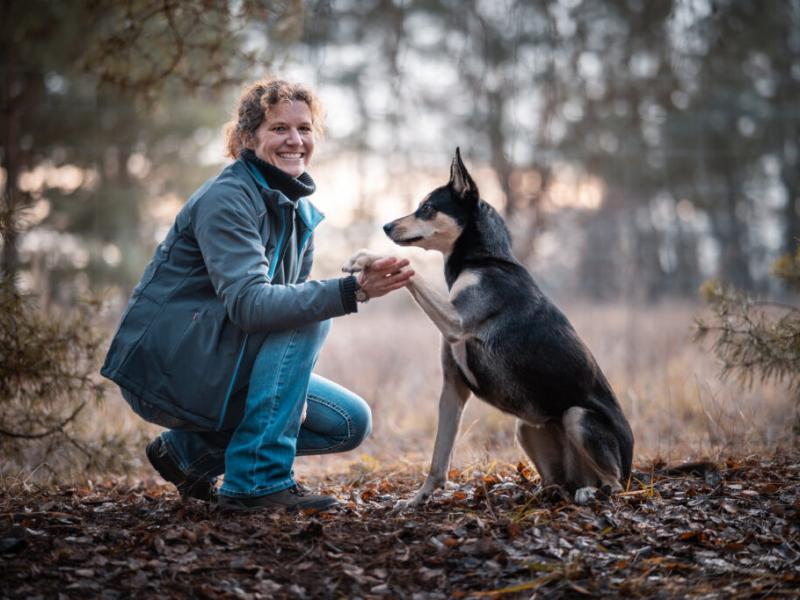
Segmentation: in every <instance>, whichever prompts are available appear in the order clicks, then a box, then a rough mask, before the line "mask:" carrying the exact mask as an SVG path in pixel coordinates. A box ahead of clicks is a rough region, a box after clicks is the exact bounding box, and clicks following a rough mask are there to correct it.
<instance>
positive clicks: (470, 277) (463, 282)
mask: <svg viewBox="0 0 800 600" xmlns="http://www.w3.org/2000/svg"><path fill="white" fill-rule="evenodd" d="M480 280H481V278H480V275H478V274H477V273H475V272H474V271H464V272H463V273H461V274H460V275H459V276H458V279H456V280H455V281H454V282H453V285H452V287H451V288H450V302H451V304H452V302H453V301H454V300H455V299H456V297H457V296H458V295H459V294H460V293H461V292H463V291H464V290H466V289H467V288H469V287H472V286H473V285H477V284H478V283H479V282H480ZM450 351H451V352H452V353H453V358H454V359H455V361H456V364H457V365H458V368H459V369H461V372H462V373H463V374H464V377H466V378H467V381H469V383H471V384H472V385H473V387H475V388H477V387H478V380H477V379H476V378H475V374H474V373H473V372H472V371H470V369H469V365H468V364H467V338H466V337H462V338H461V339H460V340H458V341H457V342H454V343H451V344H450Z"/></svg>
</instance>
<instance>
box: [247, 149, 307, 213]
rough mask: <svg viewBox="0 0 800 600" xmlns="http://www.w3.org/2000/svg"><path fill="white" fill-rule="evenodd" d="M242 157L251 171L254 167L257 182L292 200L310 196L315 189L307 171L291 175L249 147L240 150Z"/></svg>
mask: <svg viewBox="0 0 800 600" xmlns="http://www.w3.org/2000/svg"><path fill="white" fill-rule="evenodd" d="M242 158H244V160H245V161H246V162H247V166H248V167H249V168H250V170H251V171H252V170H253V167H255V171H256V173H257V176H256V179H257V180H258V182H259V183H261V184H262V185H263V186H264V187H266V188H268V189H273V190H278V191H279V192H281V193H282V194H283V195H284V196H286V197H287V198H289V200H291V201H292V202H296V201H297V200H299V199H300V198H304V197H306V196H310V195H311V194H313V193H314V192H315V191H316V189H317V186H316V184H315V183H314V180H313V179H311V175H309V174H308V173H302V174H300V175H299V176H298V177H292V176H291V175H289V174H288V173H286V172H285V171H282V170H281V169H279V168H278V167H276V166H275V165H271V164H270V163H268V162H266V161H265V160H262V159H260V158H259V157H258V156H256V153H255V152H253V151H252V150H250V149H246V150H244V151H243V152H242Z"/></svg>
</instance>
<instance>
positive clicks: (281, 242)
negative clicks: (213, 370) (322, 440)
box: [217, 211, 287, 431]
mask: <svg viewBox="0 0 800 600" xmlns="http://www.w3.org/2000/svg"><path fill="white" fill-rule="evenodd" d="M278 214H280V215H281V234H280V236H278V244H277V245H276V246H275V254H274V255H273V260H272V264H271V265H270V266H269V273H268V274H267V276H268V277H269V280H270V283H272V277H273V275H275V270H276V269H277V268H278V264H279V263H280V261H281V260H283V255H284V251H285V247H284V246H285V242H286V229H287V226H286V218H285V216H284V215H283V214H282V213H281V212H280V211H278ZM248 339H250V334H249V333H246V334H245V335H244V340H243V341H242V347H241V349H240V350H239V356H238V358H237V359H236V365H235V366H234V367H233V375H231V381H230V383H229V384H228V391H227V393H226V394H225V400H224V402H223V403H222V411H221V412H220V415H219V421H217V431H219V430H221V429H222V425H223V424H224V423H225V414H226V413H227V412H228V402H229V401H230V399H231V394H232V393H233V386H234V384H235V383H236V377H237V376H238V375H239V367H240V366H241V365H242V358H243V357H244V350H245V348H246V347H247V340H248Z"/></svg>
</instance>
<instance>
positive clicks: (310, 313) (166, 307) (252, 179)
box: [100, 159, 355, 430]
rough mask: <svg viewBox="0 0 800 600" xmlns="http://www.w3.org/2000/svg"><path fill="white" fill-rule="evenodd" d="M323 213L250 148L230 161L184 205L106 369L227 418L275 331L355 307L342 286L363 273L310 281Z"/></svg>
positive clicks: (176, 412)
mask: <svg viewBox="0 0 800 600" xmlns="http://www.w3.org/2000/svg"><path fill="white" fill-rule="evenodd" d="M322 219H323V215H322V214H321V213H319V212H318V211H317V210H316V208H315V207H314V206H313V205H312V204H311V202H309V201H308V200H307V199H305V198H301V199H300V200H299V201H297V202H296V203H295V202H292V201H290V200H289V199H288V198H287V197H286V196H284V195H283V194H282V193H281V192H279V191H277V190H273V189H270V188H269V187H268V186H267V184H266V181H265V180H264V179H263V176H261V174H260V173H259V172H258V170H257V169H256V168H255V166H254V165H252V164H250V163H248V162H246V161H245V160H244V159H239V160H237V161H236V162H234V163H233V164H231V165H230V166H228V167H227V168H225V169H224V170H223V171H222V172H221V173H220V174H219V175H218V176H217V177H216V178H213V179H211V180H209V181H207V182H206V183H205V184H204V185H203V186H201V187H200V188H199V189H198V190H197V191H196V192H195V193H194V194H193V195H192V197H191V198H190V199H189V201H188V202H187V203H186V205H184V207H183V208H182V209H181V211H180V212H179V213H178V216H177V217H176V219H175V224H174V225H173V227H172V228H171V230H170V231H169V233H168V234H167V237H166V239H165V240H164V241H163V242H162V243H161V244H160V245H159V246H158V248H157V249H156V252H155V255H154V256H153V259H152V260H151V261H150V264H149V265H148V266H147V269H146V270H145V272H144V275H143V276H142V279H141V281H140V282H139V283H138V285H137V286H136V288H135V289H134V290H133V294H132V296H131V299H130V301H129V302H128V306H127V309H126V310H125V313H124V314H123V316H122V321H121V323H120V325H119V329H118V330H117V332H116V334H115V336H114V339H113V341H112V342H111V347H110V348H109V351H108V355H107V357H106V360H105V364H104V365H103V367H102V369H101V371H100V372H101V373H102V374H103V375H104V376H105V377H108V378H109V379H111V380H113V381H114V382H116V383H117V384H119V385H120V386H121V387H123V388H125V389H127V390H129V391H130V392H131V393H133V394H134V395H135V396H138V397H139V398H140V399H142V400H143V401H145V402H148V403H150V404H152V405H154V406H155V407H157V408H159V409H161V410H163V411H165V412H166V413H168V414H171V415H173V416H175V417H178V418H179V419H183V420H187V421H190V422H192V423H194V424H196V425H198V426H199V427H202V428H207V429H210V430H211V429H221V428H222V427H223V421H224V418H225V413H226V410H227V407H228V404H229V401H230V398H231V397H232V396H235V395H236V394H237V392H240V391H242V390H243V389H244V388H245V387H246V386H247V383H248V378H249V374H250V370H251V368H252V364H253V362H254V360H255V355H256V354H257V352H258V349H259V348H260V346H261V344H262V343H263V341H264V338H265V336H266V335H267V334H268V333H269V332H270V331H276V330H280V329H288V328H292V327H298V326H300V325H304V324H307V323H310V322H314V321H322V320H324V319H328V318H331V317H336V316H340V315H343V314H345V313H347V312H351V311H353V310H354V309H355V306H354V304H355V301H354V300H353V305H352V306H345V304H349V303H347V302H345V301H343V298H346V297H349V296H348V295H347V294H346V293H345V292H344V290H343V289H342V288H343V286H348V287H349V285H353V286H354V285H355V284H354V280H353V281H349V280H348V278H343V279H329V280H324V281H306V279H307V278H308V274H309V271H310V270H311V262H312V258H313V238H312V235H313V230H314V228H315V227H316V226H317V225H318V224H319V222H320V221H322ZM349 279H352V278H349ZM348 291H349V290H348Z"/></svg>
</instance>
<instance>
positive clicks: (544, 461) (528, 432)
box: [517, 419, 567, 485]
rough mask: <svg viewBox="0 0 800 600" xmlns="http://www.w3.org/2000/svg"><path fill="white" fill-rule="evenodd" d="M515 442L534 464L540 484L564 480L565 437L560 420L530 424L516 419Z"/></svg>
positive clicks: (563, 481) (559, 483)
mask: <svg viewBox="0 0 800 600" xmlns="http://www.w3.org/2000/svg"><path fill="white" fill-rule="evenodd" d="M517 442H518V443H519V445H520V446H521V447H522V449H523V450H524V451H525V454H527V455H528V458H530V459H531V461H532V462H533V464H534V465H535V466H536V470H537V471H538V472H539V477H540V478H541V479H542V485H553V484H557V485H563V484H564V483H565V482H566V465H565V464H564V447H565V445H566V444H567V439H566V434H565V432H564V428H563V427H562V426H561V423H560V422H558V421H550V422H548V423H544V424H542V425H530V424H529V423H526V422H525V421H523V420H521V419H518V420H517Z"/></svg>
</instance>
